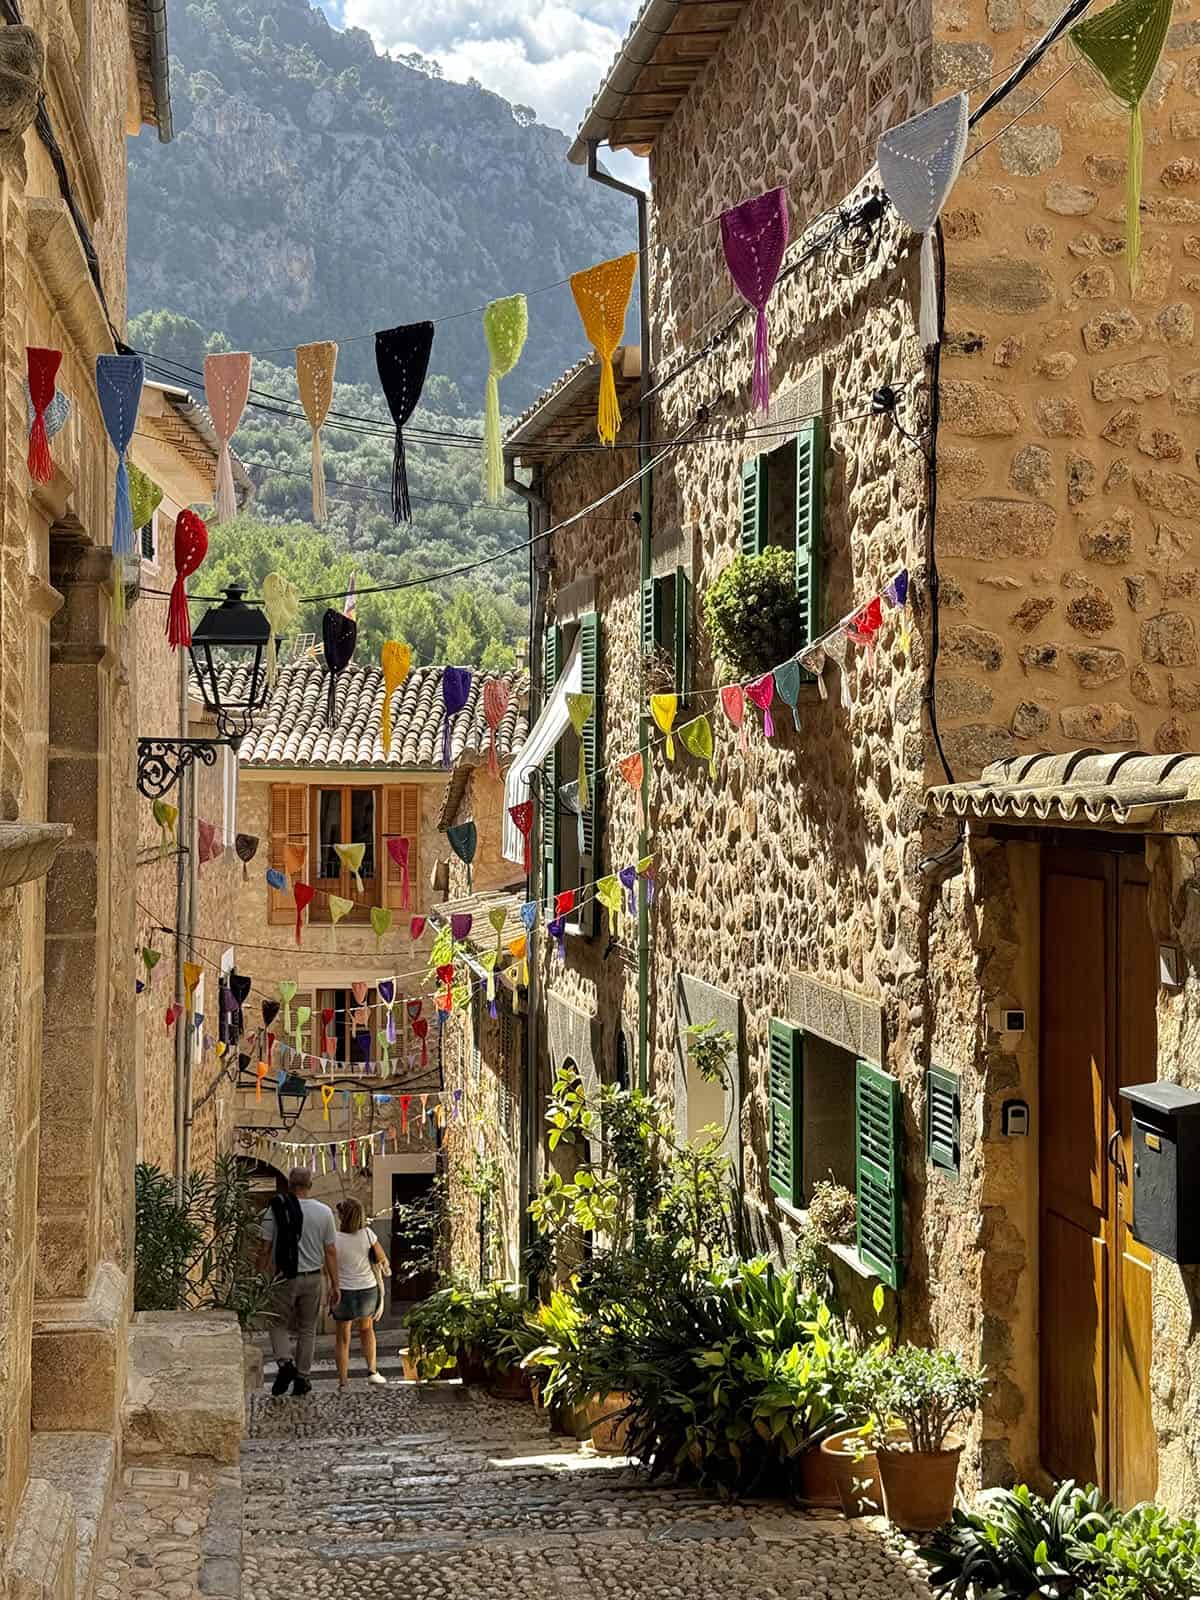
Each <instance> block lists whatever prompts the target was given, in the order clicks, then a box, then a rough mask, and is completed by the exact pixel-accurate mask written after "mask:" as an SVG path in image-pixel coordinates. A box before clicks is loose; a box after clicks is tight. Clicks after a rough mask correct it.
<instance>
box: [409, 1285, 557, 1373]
mask: <svg viewBox="0 0 1200 1600" xmlns="http://www.w3.org/2000/svg"><path fill="white" fill-rule="evenodd" d="M527 1311H528V1302H527V1301H526V1299H525V1295H524V1293H523V1291H522V1290H521V1289H519V1288H517V1287H515V1286H514V1285H513V1284H507V1283H489V1284H485V1285H484V1286H483V1288H481V1289H476V1288H473V1287H472V1286H471V1285H470V1284H469V1283H467V1282H465V1281H463V1280H462V1279H454V1280H452V1281H451V1282H450V1283H448V1284H446V1285H445V1286H444V1287H443V1288H441V1289H437V1290H435V1291H434V1293H433V1294H431V1295H429V1296H427V1297H426V1299H424V1300H423V1301H421V1303H420V1304H419V1305H416V1306H414V1307H413V1308H412V1310H411V1311H410V1312H409V1313H408V1318H407V1324H406V1331H407V1334H408V1350H409V1354H410V1356H411V1357H412V1358H413V1359H414V1360H415V1361H416V1363H417V1371H418V1372H419V1373H420V1375H421V1377H423V1378H436V1377H437V1375H438V1373H439V1372H443V1371H444V1370H445V1369H446V1368H447V1367H452V1366H453V1365H454V1363H455V1362H456V1361H458V1360H459V1359H460V1358H461V1359H462V1360H463V1361H467V1362H469V1361H472V1360H478V1361H482V1362H484V1363H485V1364H486V1365H488V1366H489V1367H493V1368H498V1367H501V1366H508V1365H511V1364H512V1362H511V1357H510V1355H509V1352H510V1351H511V1349H512V1348H513V1346H512V1342H511V1341H512V1338H513V1336H514V1334H515V1333H516V1332H517V1330H519V1329H522V1328H523V1327H524V1324H525V1317H526V1313H527Z"/></svg>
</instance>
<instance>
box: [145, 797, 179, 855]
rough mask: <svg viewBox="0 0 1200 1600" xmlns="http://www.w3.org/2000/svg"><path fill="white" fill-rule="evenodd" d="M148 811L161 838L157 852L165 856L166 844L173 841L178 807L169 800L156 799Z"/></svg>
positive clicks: (171, 843) (170, 843)
mask: <svg viewBox="0 0 1200 1600" xmlns="http://www.w3.org/2000/svg"><path fill="white" fill-rule="evenodd" d="M150 811H151V814H152V815H153V817H154V820H155V822H157V823H158V827H159V833H160V840H161V849H160V852H159V853H160V854H161V855H164V856H165V855H166V853H167V848H168V846H169V845H173V844H174V843H175V823H176V821H177V820H178V818H179V807H178V806H173V805H172V804H171V802H170V801H169V800H156V801H155V802H154V804H153V805H152V806H151V807H150Z"/></svg>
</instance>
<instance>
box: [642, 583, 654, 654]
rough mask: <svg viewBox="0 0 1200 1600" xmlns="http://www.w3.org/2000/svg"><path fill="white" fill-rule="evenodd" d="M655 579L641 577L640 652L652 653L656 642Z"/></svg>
mask: <svg viewBox="0 0 1200 1600" xmlns="http://www.w3.org/2000/svg"><path fill="white" fill-rule="evenodd" d="M656 599H657V596H656V594H655V581H654V579H653V578H643V579H642V654H643V655H644V656H649V655H653V654H654V650H655V647H656V646H657V644H658V614H657V612H658V608H657V605H656Z"/></svg>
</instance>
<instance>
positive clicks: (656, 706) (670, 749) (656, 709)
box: [650, 694, 679, 761]
mask: <svg viewBox="0 0 1200 1600" xmlns="http://www.w3.org/2000/svg"><path fill="white" fill-rule="evenodd" d="M678 711H679V696H678V695H677V694H652V695H651V696H650V715H651V716H652V717H653V718H654V720H655V722H656V724H657V725H658V727H659V729H660V730H661V731H662V732H663V733H665V734H666V736H667V760H668V761H674V759H675V739H674V736H673V734H672V732H671V730H672V728H673V727H674V726H675V717H676V714H677V713H678Z"/></svg>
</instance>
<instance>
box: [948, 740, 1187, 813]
mask: <svg viewBox="0 0 1200 1600" xmlns="http://www.w3.org/2000/svg"><path fill="white" fill-rule="evenodd" d="M925 802H926V807H927V809H928V810H929V811H931V812H933V814H934V815H935V816H939V817H966V818H976V819H978V820H980V821H984V822H1009V823H1015V824H1018V825H1019V824H1024V825H1025V826H1027V827H1039V826H1041V825H1043V824H1046V823H1048V824H1050V825H1051V826H1053V827H1060V826H1064V825H1065V826H1068V827H1071V826H1074V827H1085V828H1086V827H1090V828H1097V827H1099V828H1124V829H1126V830H1128V831H1129V832H1131V833H1200V755H1191V754H1187V753H1181V754H1178V755H1165V756H1152V755H1147V753H1146V752H1145V751H1144V750H1126V751H1116V752H1112V751H1110V752H1107V753H1105V752H1104V751H1100V750H1074V751H1070V752H1068V753H1067V754H1065V755H1050V754H1042V755H1035V756H1010V757H1008V759H1007V760H1004V761H993V762H992V764H991V765H990V766H987V767H985V768H984V769H983V772H982V774H981V775H980V777H979V778H978V779H976V780H975V781H973V782H969V783H943V784H939V785H937V786H936V787H935V788H932V789H929V790H927V791H926V795H925Z"/></svg>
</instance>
